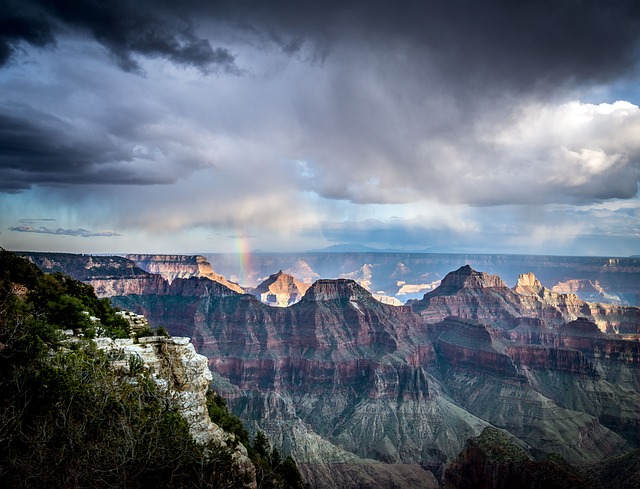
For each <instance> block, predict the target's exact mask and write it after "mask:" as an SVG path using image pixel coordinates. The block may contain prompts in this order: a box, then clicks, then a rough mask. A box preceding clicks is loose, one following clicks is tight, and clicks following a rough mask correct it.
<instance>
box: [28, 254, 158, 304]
mask: <svg viewBox="0 0 640 489" xmlns="http://www.w3.org/2000/svg"><path fill="white" fill-rule="evenodd" d="M20 256H23V257H25V258H27V259H28V260H30V261H31V262H32V263H34V264H35V265H36V266H37V267H38V268H40V269H41V270H42V271H43V272H45V273H55V272H61V273H64V274H66V275H69V276H71V277H72V278H74V279H76V280H80V281H82V282H85V283H87V284H90V285H91V286H93V288H94V289H95V291H96V295H97V296H98V297H112V296H116V295H131V294H137V295H144V294H153V293H155V292H156V291H157V290H160V289H161V288H162V287H163V286H164V280H163V278H162V277H160V276H159V275H154V274H151V273H148V272H146V271H144V270H142V269H141V268H140V267H138V266H137V265H136V264H135V263H134V262H133V261H131V260H128V259H126V258H123V257H121V256H91V255H77V254H71V253H20Z"/></svg>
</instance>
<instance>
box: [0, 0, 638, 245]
mask: <svg viewBox="0 0 640 489" xmlns="http://www.w3.org/2000/svg"><path fill="white" fill-rule="evenodd" d="M639 105H640V3H638V2H637V1H636V0H607V1H598V0H593V1H586V0H535V1H521V2H513V1H511V0H495V1H485V2H480V1H472V0H465V1H459V0H424V1H417V0H416V1H404V2H403V1H394V2H390V1H380V0H356V1H346V0H341V1H333V0H323V1H322V2H305V1H299V0H297V1H291V0H275V1H269V2H265V1H262V0H256V1H249V0H236V1H231V0H228V1H217V0H183V1H180V2H175V1H173V0H171V1H169V0H155V1H151V0H139V1H125V0H112V1H109V2H104V1H102V0H84V1H77V0H76V1H72V0H0V246H2V247H4V248H6V249H10V250H33V251H65V252H78V253H128V252H138V253H215V252H235V251H240V250H253V251H256V250H261V251H270V252H296V251H303V250H313V249H323V248H325V247H329V246H333V245H342V244H351V245H359V246H367V247H370V248H375V249H380V250H404V251H433V252H465V253H515V254H554V255H598V256H629V255H640V198H639V193H638V188H639V187H638V182H639V181H640V108H639V107H638V106H639Z"/></svg>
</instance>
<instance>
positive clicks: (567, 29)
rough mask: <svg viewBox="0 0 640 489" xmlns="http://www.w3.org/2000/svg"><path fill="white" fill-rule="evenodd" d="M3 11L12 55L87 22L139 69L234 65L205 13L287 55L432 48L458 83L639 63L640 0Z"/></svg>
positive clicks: (546, 77) (593, 73) (521, 80)
mask: <svg viewBox="0 0 640 489" xmlns="http://www.w3.org/2000/svg"><path fill="white" fill-rule="evenodd" d="M2 10H3V14H2V18H1V19H2V25H3V26H4V29H0V33H1V34H0V50H1V52H2V53H4V59H5V60H6V59H7V57H8V56H9V55H10V54H11V52H12V51H13V50H14V49H15V47H16V44H17V43H18V42H19V41H24V42H27V43H30V44H34V45H37V46H43V45H46V44H51V43H52V42H53V35H54V33H55V32H58V31H59V30H60V26H61V25H66V26H72V27H75V28H78V29H80V30H83V31H85V32H88V33H89V34H90V35H92V36H93V37H94V38H95V39H96V40H97V41H99V42H100V43H101V44H103V45H104V46H105V47H107V48H108V49H109V51H110V52H111V54H112V55H113V56H114V57H115V59H116V60H117V62H118V64H119V65H120V66H121V67H122V68H124V69H126V70H130V71H136V70H139V69H140V66H139V64H138V63H137V61H136V60H135V58H134V56H136V55H141V56H150V57H157V56H161V57H165V58H167V59H169V60H171V61H173V62H175V63H177V64H182V65H191V66H196V67H199V68H201V69H203V70H209V69H212V68H222V69H230V70H234V69H236V68H235V64H234V61H235V60H234V56H233V55H232V54H231V53H230V52H229V51H227V50H226V49H223V48H214V47H212V46H211V43H210V41H209V40H208V39H205V38H204V37H202V36H199V35H197V34H196V28H195V27H194V26H195V24H196V23H198V24H206V23H207V22H210V23H216V24H217V25H220V24H222V23H224V24H226V25H227V26H232V28H235V29H240V30H244V31H245V32H248V33H253V34H255V35H256V36H259V37H261V38H262V39H265V40H268V41H270V42H273V43H275V44H277V45H279V46H280V47H281V49H282V50H283V51H285V52H287V53H290V54H295V53H299V52H301V51H302V50H303V48H304V47H305V46H309V47H310V49H311V52H313V53H315V54H316V55H317V58H322V57H323V56H326V55H330V53H331V52H332V51H333V50H339V49H340V44H341V43H343V42H345V41H353V40H354V39H359V40H360V41H362V42H364V43H366V44H369V45H371V46H375V45H378V46H389V45H391V44H395V45H396V46H397V47H398V48H401V47H402V46H403V45H404V46H408V47H414V48H416V49H415V51H413V52H410V54H411V55H412V56H413V57H414V59H413V62H414V63H415V64H416V66H418V67H419V66H420V65H422V63H423V62H424V60H425V59H426V58H427V57H429V58H430V59H431V61H432V62H433V63H435V66H436V67H437V68H438V69H440V70H442V71H443V72H444V73H446V74H447V77H458V76H459V77H461V79H460V80H459V83H463V82H467V83H468V82H469V81H470V79H471V80H472V81H473V80H475V81H477V82H482V83H483V84H491V85H495V84H497V85H505V84H506V85H520V86H526V87H531V86H536V85H542V86H551V84H554V83H558V82H562V81H567V82H571V81H576V80H583V79H593V80H607V79H609V78H610V77H611V76H618V75H621V74H622V73H624V72H625V71H627V70H629V68H630V67H632V66H634V65H635V62H636V59H635V58H634V57H635V56H636V55H637V51H636V49H637V47H638V35H639V34H638V32H640V4H638V2H636V1H634V0H608V1H588V2H585V1H580V0H560V1H558V0H536V1H530V2H513V1H511V0H496V1H491V2H478V1H473V0H461V1H451V0H429V1H417V0H415V1H404V2H389V1H386V0H384V1H383V0H355V1H350V2H344V1H337V0H333V1H325V2H298V1H293V0H274V1H269V2H264V1H262V0H245V1H240V2H237V1H205V0H187V1H184V2H179V3H178V2H173V1H168V0H166V1H146V0H139V1H124V0H114V1H109V2H104V1H101V0H84V1H80V2H78V1H73V0H53V1H52V0H19V1H17V0H16V1H14V0H9V1H5V5H4V7H3V9H2ZM430 66H433V65H431V64H430ZM452 81H453V80H452Z"/></svg>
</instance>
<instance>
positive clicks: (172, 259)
mask: <svg viewBox="0 0 640 489" xmlns="http://www.w3.org/2000/svg"><path fill="white" fill-rule="evenodd" d="M127 258H128V259H129V260H131V261H133V262H134V263H135V264H136V265H137V266H139V267H140V268H142V269H143V270H145V271H147V272H149V273H153V274H156V275H160V276H161V277H163V278H164V279H165V280H167V281H168V282H169V283H171V282H173V281H174V280H175V279H176V278H191V277H205V278H208V279H209V280H213V281H214V282H218V283H221V284H222V285H224V286H226V287H228V288H230V289H231V290H233V291H235V292H238V293H240V294H242V293H243V292H244V290H243V289H242V287H240V286H239V285H238V284H236V283H234V282H230V281H229V280H227V279H226V278H225V277H223V276H222V275H220V274H218V273H216V272H214V271H213V268H211V264H210V263H209V262H208V261H207V259H206V258H205V257H204V256H201V255H127Z"/></svg>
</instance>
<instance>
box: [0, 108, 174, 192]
mask: <svg viewBox="0 0 640 489" xmlns="http://www.w3.org/2000/svg"><path fill="white" fill-rule="evenodd" d="M0 109H2V110H4V111H6V113H0V192H1V191H4V192H15V191H20V190H24V189H27V188H30V187H31V185H32V184H34V183H40V184H56V183H71V184H91V183H112V184H130V185H131V184H156V183H168V182H170V181H173V179H172V178H170V177H167V176H166V175H164V174H162V173H161V172H159V173H151V172H143V171H140V170H139V169H137V168H136V167H135V166H133V165H131V164H130V163H131V162H132V160H133V154H132V151H133V150H132V149H131V145H130V144H129V143H127V142H121V143H120V144H118V142H117V141H114V140H115V138H114V137H110V136H109V135H108V134H104V133H92V134H91V135H86V134H82V133H81V131H80V130H79V128H78V127H76V126H74V125H73V124H71V123H69V122H66V121H64V120H62V119H60V118H57V117H55V116H52V115H49V114H45V113H41V112H37V111H34V110H33V109H30V108H28V107H25V106H16V107H9V108H8V107H2V108H0ZM127 163H129V164H127Z"/></svg>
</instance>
